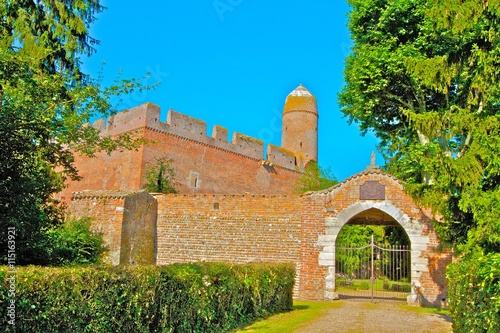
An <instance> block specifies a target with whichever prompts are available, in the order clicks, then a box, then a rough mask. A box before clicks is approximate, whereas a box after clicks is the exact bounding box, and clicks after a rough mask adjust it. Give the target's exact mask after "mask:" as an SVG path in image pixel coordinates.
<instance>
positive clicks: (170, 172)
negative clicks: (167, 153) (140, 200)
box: [144, 157, 177, 193]
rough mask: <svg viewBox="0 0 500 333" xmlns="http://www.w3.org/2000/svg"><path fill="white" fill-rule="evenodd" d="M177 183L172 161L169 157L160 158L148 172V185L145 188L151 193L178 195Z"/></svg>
mask: <svg viewBox="0 0 500 333" xmlns="http://www.w3.org/2000/svg"><path fill="white" fill-rule="evenodd" d="M175 183H176V181H175V172H174V168H173V166H172V160H171V159H169V158H167V157H160V158H157V159H156V163H155V164H153V165H151V166H150V167H149V168H148V170H147V171H146V185H144V188H145V189H146V191H148V192H150V193H177V190H176V189H175V186H174V185H175Z"/></svg>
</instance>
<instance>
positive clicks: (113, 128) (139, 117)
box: [92, 103, 304, 171]
mask: <svg viewBox="0 0 500 333" xmlns="http://www.w3.org/2000/svg"><path fill="white" fill-rule="evenodd" d="M166 119H167V121H166V122H161V121H160V107H159V106H158V105H155V104H153V103H145V104H142V105H139V106H136V107H134V108H131V109H128V110H125V111H122V112H119V113H117V114H116V115H114V116H111V117H109V118H108V119H107V120H105V119H98V120H96V121H95V122H94V123H93V124H92V126H93V127H94V128H97V129H99V130H100V131H101V135H103V136H108V135H117V134H120V133H124V132H129V131H133V130H137V129H141V128H147V129H148V130H153V131H158V132H160V133H164V134H166V135H174V136H177V137H180V138H183V139H186V140H192V141H196V142H199V143H201V144H204V145H208V146H212V147H214V148H216V149H222V150H225V151H228V152H230V153H234V154H238V155H242V156H245V157H247V158H251V159H255V160H256V161H261V160H263V161H266V162H267V163H265V164H266V165H270V166H274V165H275V166H279V167H283V168H286V169H290V170H297V171H299V170H303V167H304V165H303V161H302V160H303V158H302V156H300V154H296V153H294V152H292V151H290V150H287V149H284V148H280V147H277V146H274V145H268V149H267V151H266V157H264V156H265V155H264V142H263V141H262V140H260V139H257V138H253V137H250V136H247V135H244V134H241V133H238V132H234V133H233V136H232V140H231V141H229V140H228V130H227V129H226V128H224V127H221V126H218V125H215V126H214V127H213V130H212V135H211V136H208V135H207V124H206V122H205V121H203V120H200V119H197V118H194V117H190V116H188V115H185V114H182V113H180V112H177V111H174V110H172V109H170V110H169V111H168V114H167V118H166Z"/></svg>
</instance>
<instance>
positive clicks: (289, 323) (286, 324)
mask: <svg viewBox="0 0 500 333" xmlns="http://www.w3.org/2000/svg"><path fill="white" fill-rule="evenodd" d="M342 305H343V302H341V301H335V302H314V301H294V302H293V310H292V311H290V312H286V313H281V314H278V315H275V316H272V317H269V318H266V319H263V320H260V321H257V322H255V323H254V324H252V325H250V326H246V327H244V328H240V329H239V330H237V331H235V333H249V332H252V333H264V332H265V333H290V332H293V331H295V330H297V329H299V328H300V327H302V326H304V325H306V324H308V323H309V322H311V321H313V320H315V319H317V318H319V317H321V316H323V315H324V311H323V310H325V309H334V308H340V307H341V306H342Z"/></svg>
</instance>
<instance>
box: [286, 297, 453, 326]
mask: <svg viewBox="0 0 500 333" xmlns="http://www.w3.org/2000/svg"><path fill="white" fill-rule="evenodd" d="M339 302H341V307H340V308H338V309H328V310H325V316H323V317H321V318H319V319H317V320H316V321H314V322H313V323H311V324H309V325H308V326H305V327H303V328H302V329H300V330H299V331H296V332H295V333H336V332H342V333H358V332H363V333H364V332H376V333H393V332H394V333H425V332H432V333H450V332H453V330H452V327H451V318H450V317H449V316H446V315H437V314H431V313H422V312H419V311H414V310H411V309H408V307H405V306H404V303H401V302H388V301H374V302H373V303H372V302H371V301H365V300H363V301H361V300H348V301H339Z"/></svg>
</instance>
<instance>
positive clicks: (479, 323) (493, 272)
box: [447, 253, 500, 333]
mask: <svg viewBox="0 0 500 333" xmlns="http://www.w3.org/2000/svg"><path fill="white" fill-rule="evenodd" d="M447 277H448V297H449V307H450V310H451V315H452V319H453V330H454V332H455V333H465V332H466V333H476V332H485V333H486V332H488V333H494V332H500V253H494V254H489V255H486V256H483V255H476V256H474V257H473V258H469V259H462V260H460V261H459V262H457V263H454V264H452V265H449V266H448V272H447Z"/></svg>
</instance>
